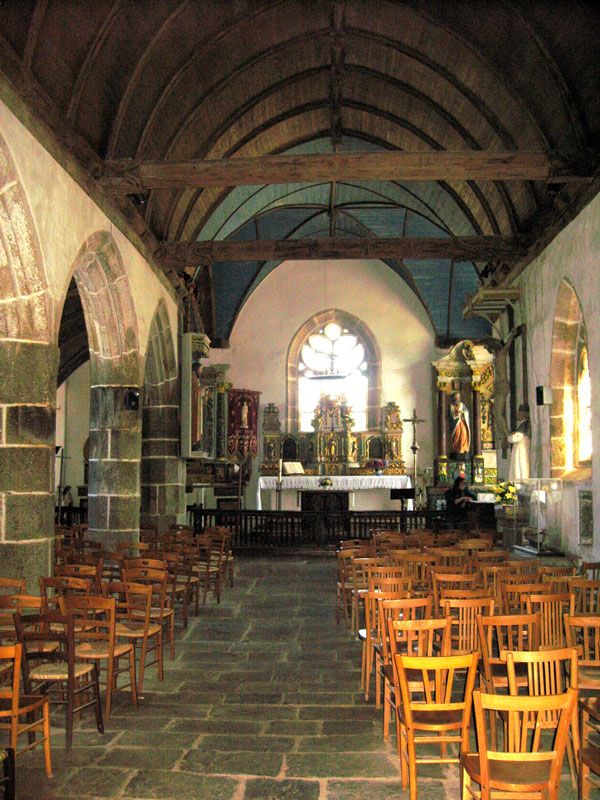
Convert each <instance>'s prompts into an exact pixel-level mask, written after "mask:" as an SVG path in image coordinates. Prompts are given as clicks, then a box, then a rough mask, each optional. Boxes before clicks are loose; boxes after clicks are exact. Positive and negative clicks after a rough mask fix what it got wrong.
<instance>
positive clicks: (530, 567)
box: [504, 558, 540, 583]
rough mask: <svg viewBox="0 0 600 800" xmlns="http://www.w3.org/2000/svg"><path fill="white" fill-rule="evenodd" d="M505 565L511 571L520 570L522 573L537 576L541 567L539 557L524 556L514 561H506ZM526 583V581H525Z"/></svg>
mask: <svg viewBox="0 0 600 800" xmlns="http://www.w3.org/2000/svg"><path fill="white" fill-rule="evenodd" d="M504 566H505V567H506V569H507V570H510V571H511V572H520V573H521V575H532V576H533V577H535V576H536V575H537V574H538V572H539V569H540V559H539V558H523V559H517V560H513V561H505V562H504ZM523 583H525V581H523Z"/></svg>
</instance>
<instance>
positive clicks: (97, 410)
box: [73, 231, 141, 542]
mask: <svg viewBox="0 0 600 800" xmlns="http://www.w3.org/2000/svg"><path fill="white" fill-rule="evenodd" d="M73 278H74V279H75V282H76V284H77V288H78V290H79V294H80V296H81V304H82V307H83V313H84V316H85V323H86V328H87V333H88V342H89V348H90V376H91V387H90V457H89V484H88V524H89V528H88V530H89V535H90V537H91V538H100V539H104V540H106V541H108V542H114V541H115V540H119V539H131V538H132V537H134V536H136V535H137V532H138V531H139V514H140V508H139V506H140V478H139V473H140V452H141V409H140V408H139V406H138V408H135V407H131V405H130V404H128V405H126V403H125V397H126V394H127V391H126V390H127V389H138V390H139V385H140V368H139V339H138V327H137V317H136V313H135V306H134V303H133V297H132V293H131V287H130V285H129V279H128V277H127V274H126V272H125V267H124V265H123V259H122V257H121V254H120V252H119V249H118V247H117V245H116V243H115V241H114V239H113V237H112V235H111V234H110V233H108V232H106V231H97V232H96V233H93V234H92V235H91V236H89V237H88V238H87V239H86V241H85V243H84V244H83V246H82V247H81V249H80V251H79V253H78V254H77V257H76V258H75V262H74V264H73Z"/></svg>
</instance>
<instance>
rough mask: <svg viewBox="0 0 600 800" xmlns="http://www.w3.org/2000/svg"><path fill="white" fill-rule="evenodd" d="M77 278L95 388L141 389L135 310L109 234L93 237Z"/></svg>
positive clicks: (80, 261)
mask: <svg viewBox="0 0 600 800" xmlns="http://www.w3.org/2000/svg"><path fill="white" fill-rule="evenodd" d="M73 277H74V279H75V283H76V284H77V288H78V290H79V294H80V296H81V304H82V306H83V313H84V316H85V324H86V328H87V333H88V342H89V347H90V370H91V376H92V384H94V383H95V382H97V381H100V382H103V381H104V379H105V378H110V381H111V383H112V384H113V385H120V386H138V385H139V381H140V370H139V363H138V357H139V341H138V331H137V318H136V313H135V306H134V303H133V297H132V294H131V288H130V286H129V280H128V278H127V274H126V272H125V267H124V265H123V259H122V258H121V253H120V252H119V249H118V247H117V245H116V243H115V241H114V239H113V237H112V235H111V234H110V233H108V232H107V231H97V232H96V233H93V234H92V235H91V236H89V237H88V238H87V239H86V241H85V243H84V245H83V246H82V248H81V250H80V251H79V253H78V254H77V257H76V259H75V263H74V265H73Z"/></svg>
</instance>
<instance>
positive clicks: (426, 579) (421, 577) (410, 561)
mask: <svg viewBox="0 0 600 800" xmlns="http://www.w3.org/2000/svg"><path fill="white" fill-rule="evenodd" d="M436 565H437V557H436V556H433V555H431V554H430V553H407V554H406V555H405V557H404V568H405V569H406V574H407V575H408V577H409V578H412V582H413V583H412V585H413V591H415V592H416V593H418V594H420V595H426V594H429V593H431V590H432V587H433V584H432V581H431V570H433V569H435V567H436Z"/></svg>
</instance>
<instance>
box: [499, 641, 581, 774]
mask: <svg viewBox="0 0 600 800" xmlns="http://www.w3.org/2000/svg"><path fill="white" fill-rule="evenodd" d="M501 655H502V657H504V658H506V670H507V673H508V688H509V692H510V694H512V695H516V694H518V693H519V689H520V690H521V691H522V690H523V688H526V691H527V694H529V695H530V696H532V697H534V696H535V697H539V696H548V695H560V694H564V692H565V691H566V690H567V684H568V687H570V688H572V689H574V690H575V691H577V666H578V665H577V649H576V648H575V647H564V648H560V649H556V650H538V651H535V652H534V651H512V650H508V651H505V652H504V653H502V654H501ZM523 666H524V667H525V668H526V670H527V672H526V675H527V682H526V684H525V686H524V685H523V681H522V677H523ZM519 667H521V669H519ZM557 724H558V715H557V713H556V712H552V711H549V712H547V713H546V714H541V715H540V716H538V718H537V719H536V721H535V727H534V726H533V725H532V724H531V723H530V727H531V729H532V730H533V731H534V733H535V736H537V737H539V736H541V735H542V732H543V731H544V730H549V731H554V730H555V729H556V726H557ZM570 727H571V739H569V740H568V741H567V757H568V760H569V769H570V771H571V781H572V784H573V787H575V786H576V785H577V755H578V753H579V724H578V719H577V714H576V713H574V714H573V717H572V719H571V726H570Z"/></svg>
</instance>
